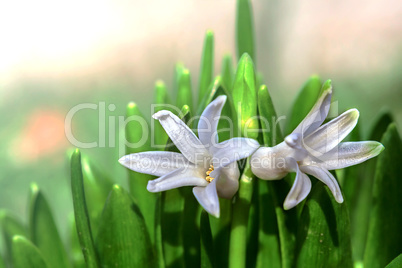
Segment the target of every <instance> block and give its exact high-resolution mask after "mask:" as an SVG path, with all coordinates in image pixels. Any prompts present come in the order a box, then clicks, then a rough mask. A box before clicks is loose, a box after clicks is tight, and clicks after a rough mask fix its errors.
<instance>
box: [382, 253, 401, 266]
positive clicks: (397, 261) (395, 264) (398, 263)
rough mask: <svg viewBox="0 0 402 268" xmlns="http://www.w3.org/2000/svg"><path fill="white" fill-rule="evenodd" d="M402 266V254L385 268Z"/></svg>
mask: <svg viewBox="0 0 402 268" xmlns="http://www.w3.org/2000/svg"><path fill="white" fill-rule="evenodd" d="M401 267H402V254H399V256H398V257H396V258H395V259H393V260H392V261H391V262H390V263H389V264H388V265H387V266H385V268H401Z"/></svg>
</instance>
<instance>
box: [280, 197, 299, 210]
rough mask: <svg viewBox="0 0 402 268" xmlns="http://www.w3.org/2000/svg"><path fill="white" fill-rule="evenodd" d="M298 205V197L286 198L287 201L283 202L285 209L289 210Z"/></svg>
mask: <svg viewBox="0 0 402 268" xmlns="http://www.w3.org/2000/svg"><path fill="white" fill-rule="evenodd" d="M296 205H297V201H296V199H291V200H285V202H284V203H283V209H284V210H289V209H292V208H294V207H295V206H296Z"/></svg>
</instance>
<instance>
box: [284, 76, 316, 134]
mask: <svg viewBox="0 0 402 268" xmlns="http://www.w3.org/2000/svg"><path fill="white" fill-rule="evenodd" d="M320 91H321V79H320V77H318V76H317V75H313V76H311V77H310V78H309V79H308V80H307V82H306V83H305V84H304V85H303V87H302V88H301V89H300V90H299V94H298V95H297V97H296V99H295V100H294V102H293V105H292V107H293V108H292V111H291V113H290V115H289V119H288V120H286V122H287V124H286V131H285V133H286V135H287V134H289V133H291V132H292V131H293V130H294V129H295V128H296V127H297V126H298V125H299V123H300V122H301V121H302V120H303V119H304V118H305V117H306V115H307V114H308V113H309V111H310V110H311V108H313V106H314V104H315V102H316V101H317V99H318V97H319V96H320Z"/></svg>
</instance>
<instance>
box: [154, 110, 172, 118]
mask: <svg viewBox="0 0 402 268" xmlns="http://www.w3.org/2000/svg"><path fill="white" fill-rule="evenodd" d="M169 113H170V112H169V111H166V110H162V111H159V112H156V113H154V114H153V115H152V118H153V119H156V120H159V119H161V118H162V117H164V116H168V115H169Z"/></svg>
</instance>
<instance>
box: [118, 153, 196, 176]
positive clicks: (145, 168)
mask: <svg viewBox="0 0 402 268" xmlns="http://www.w3.org/2000/svg"><path fill="white" fill-rule="evenodd" d="M119 162H120V164H122V165H123V166H125V167H127V168H129V169H131V170H134V171H137V172H140V173H146V174H150V175H154V176H163V175H165V174H167V173H170V172H172V171H173V170H176V169H178V168H182V167H194V164H192V163H190V162H189V161H188V160H187V159H186V158H185V157H184V156H183V155H182V154H179V153H174V152H163V151H160V152H158V151H155V152H143V153H136V154H130V155H125V156H123V157H122V158H120V159H119Z"/></svg>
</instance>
